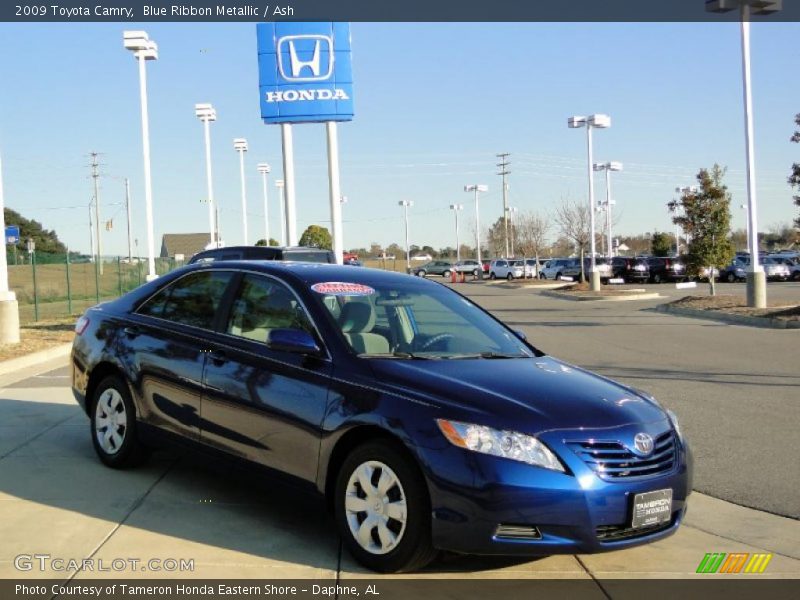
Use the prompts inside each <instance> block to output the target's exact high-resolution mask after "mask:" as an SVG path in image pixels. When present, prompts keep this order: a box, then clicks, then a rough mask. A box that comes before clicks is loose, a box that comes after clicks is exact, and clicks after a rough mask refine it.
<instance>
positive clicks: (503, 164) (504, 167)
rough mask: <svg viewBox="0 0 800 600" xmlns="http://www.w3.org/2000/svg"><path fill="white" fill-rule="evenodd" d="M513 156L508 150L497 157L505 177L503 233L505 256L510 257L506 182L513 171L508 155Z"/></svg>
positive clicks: (501, 173) (501, 172) (501, 174)
mask: <svg viewBox="0 0 800 600" xmlns="http://www.w3.org/2000/svg"><path fill="white" fill-rule="evenodd" d="M509 156H511V154H509V153H508V152H501V153H500V154H498V155H497V158H499V159H500V162H499V163H497V166H498V167H500V172H499V173H498V175H500V176H501V177H502V178H503V235H504V237H505V242H506V253H505V255H504V256H506V257H509V253H508V250H509V248H508V183H506V175H509V174H510V173H511V171H509V170H508V167H509V166H511V163H510V162H509V161H508V157H509Z"/></svg>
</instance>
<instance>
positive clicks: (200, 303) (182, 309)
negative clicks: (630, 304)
mask: <svg viewBox="0 0 800 600" xmlns="http://www.w3.org/2000/svg"><path fill="white" fill-rule="evenodd" d="M232 276H233V274H232V273H231V272H230V271H203V272H201V273H192V274H190V275H187V276H186V277H183V278H181V279H179V280H178V281H176V282H175V283H173V284H172V285H169V286H168V287H166V288H165V289H163V290H161V291H160V292H158V293H157V294H156V295H155V296H153V297H152V298H150V300H148V301H147V302H146V303H145V304H144V305H143V306H141V307H140V308H139V310H138V313H139V314H140V315H147V316H150V317H158V318H160V319H166V320H168V321H172V322H174V323H180V324H182V325H191V326H192V327H200V328H201V329H213V327H214V316H215V315H216V312H217V309H218V308H219V305H220V301H221V300H222V295H223V294H224V293H225V288H226V287H227V285H228V282H229V281H230V279H231V277H232Z"/></svg>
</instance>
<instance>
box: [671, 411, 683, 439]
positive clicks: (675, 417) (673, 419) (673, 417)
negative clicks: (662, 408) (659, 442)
mask: <svg viewBox="0 0 800 600" xmlns="http://www.w3.org/2000/svg"><path fill="white" fill-rule="evenodd" d="M667 416H668V417H669V420H670V421H671V422H672V426H673V427H674V428H675V433H677V434H678V437H679V438H680V439H681V440H682V439H683V434H682V433H681V427H680V425H678V415H676V414H675V413H674V412H672V411H671V410H669V409H667Z"/></svg>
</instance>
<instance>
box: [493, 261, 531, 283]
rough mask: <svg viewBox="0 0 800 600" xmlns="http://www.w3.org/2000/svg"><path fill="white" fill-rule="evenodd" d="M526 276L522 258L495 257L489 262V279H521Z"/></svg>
mask: <svg viewBox="0 0 800 600" xmlns="http://www.w3.org/2000/svg"><path fill="white" fill-rule="evenodd" d="M524 276H525V267H524V265H523V264H522V261H521V260H514V259H508V258H495V259H494V260H493V261H492V262H491V263H489V279H508V280H509V281H510V280H512V279H521V278H522V277H524Z"/></svg>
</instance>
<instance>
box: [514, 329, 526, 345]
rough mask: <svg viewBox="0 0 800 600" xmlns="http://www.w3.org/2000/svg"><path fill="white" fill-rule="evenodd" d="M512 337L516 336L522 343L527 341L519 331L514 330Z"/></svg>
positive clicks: (523, 333)
mask: <svg viewBox="0 0 800 600" xmlns="http://www.w3.org/2000/svg"><path fill="white" fill-rule="evenodd" d="M514 335H515V336H517V337H518V338H519V339H521V340H522V341H523V342H527V341H528V336H527V335H525V332H524V331H522V330H521V329H515V330H514Z"/></svg>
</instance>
